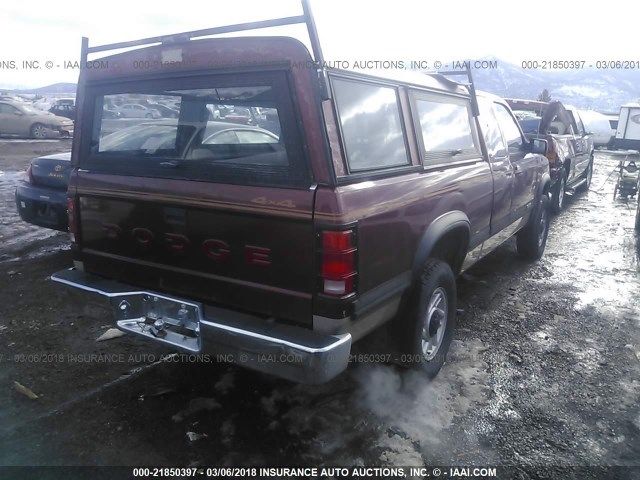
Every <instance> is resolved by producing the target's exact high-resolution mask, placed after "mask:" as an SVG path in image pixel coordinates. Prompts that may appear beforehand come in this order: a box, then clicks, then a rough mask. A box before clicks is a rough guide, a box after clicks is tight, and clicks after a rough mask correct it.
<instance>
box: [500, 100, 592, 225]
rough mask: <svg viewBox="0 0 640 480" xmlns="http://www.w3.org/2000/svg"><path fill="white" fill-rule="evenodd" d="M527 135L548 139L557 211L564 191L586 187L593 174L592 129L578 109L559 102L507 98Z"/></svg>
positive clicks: (569, 191) (553, 202) (552, 187)
mask: <svg viewBox="0 0 640 480" xmlns="http://www.w3.org/2000/svg"><path fill="white" fill-rule="evenodd" d="M507 102H508V103H509V105H510V106H511V108H512V109H513V111H514V113H515V114H516V116H517V117H518V119H519V122H520V125H521V126H522V128H523V130H524V132H525V134H526V135H527V137H528V138H542V139H545V140H547V142H548V145H549V147H548V151H547V157H548V159H549V171H550V174H551V210H552V211H553V212H554V213H559V212H560V210H562V207H563V206H564V200H565V193H569V194H571V193H573V192H575V191H577V190H584V191H586V190H588V189H589V186H590V185H591V177H592V175H593V154H594V150H595V147H594V143H593V133H592V132H588V131H587V130H586V129H585V126H584V122H583V121H582V118H581V116H580V113H579V112H578V110H577V109H576V108H574V107H571V106H568V105H563V104H562V103H561V102H558V101H552V102H539V101H533V100H517V99H507Z"/></svg>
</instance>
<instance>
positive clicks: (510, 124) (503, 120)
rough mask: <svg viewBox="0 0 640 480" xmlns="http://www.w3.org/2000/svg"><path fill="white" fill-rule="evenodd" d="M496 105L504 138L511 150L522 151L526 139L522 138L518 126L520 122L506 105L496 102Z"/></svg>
mask: <svg viewBox="0 0 640 480" xmlns="http://www.w3.org/2000/svg"><path fill="white" fill-rule="evenodd" d="M494 105H495V109H496V115H497V117H498V123H499V124H500V128H501V129H502V134H503V135H504V139H505V141H506V142H507V147H508V148H509V152H518V151H522V149H523V148H524V141H523V139H522V134H521V133H520V127H518V123H517V122H516V120H515V118H513V116H512V115H511V113H509V111H508V110H507V108H506V107H505V106H504V105H502V104H500V103H495V102H494Z"/></svg>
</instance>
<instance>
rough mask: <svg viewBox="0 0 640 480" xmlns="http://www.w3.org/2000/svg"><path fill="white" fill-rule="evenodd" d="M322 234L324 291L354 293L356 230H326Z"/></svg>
mask: <svg viewBox="0 0 640 480" xmlns="http://www.w3.org/2000/svg"><path fill="white" fill-rule="evenodd" d="M320 235H321V245H320V256H321V264H320V277H321V280H322V286H321V289H322V293H324V294H326V295H332V296H336V297H342V296H345V295H349V294H351V293H354V292H355V277H356V275H357V271H356V252H357V248H356V245H355V234H354V231H353V230H345V231H327V230H325V231H323V232H321V234H320Z"/></svg>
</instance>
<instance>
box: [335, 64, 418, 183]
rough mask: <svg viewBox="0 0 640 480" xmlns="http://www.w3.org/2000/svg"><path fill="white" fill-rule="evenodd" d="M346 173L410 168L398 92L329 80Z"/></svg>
mask: <svg viewBox="0 0 640 480" xmlns="http://www.w3.org/2000/svg"><path fill="white" fill-rule="evenodd" d="M331 87H332V90H333V97H334V99H335V106H336V110H337V117H338V125H339V129H340V136H341V139H342V148H343V150H344V153H345V158H346V160H347V168H348V171H349V173H361V172H371V171H379V170H387V169H394V168H398V167H405V166H411V161H410V156H409V148H408V145H407V140H406V135H405V127H404V124H403V121H402V115H401V108H400V100H399V93H398V88H397V87H394V86H389V85H386V84H378V83H375V82H370V81H363V80H355V79H351V78H347V77H342V76H332V78H331Z"/></svg>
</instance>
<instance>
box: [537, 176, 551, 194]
mask: <svg viewBox="0 0 640 480" xmlns="http://www.w3.org/2000/svg"><path fill="white" fill-rule="evenodd" d="M550 186H551V176H550V175H549V172H544V173H543V174H542V176H541V177H540V182H539V183H538V188H537V190H536V199H538V198H540V195H542V194H545V193H549V189H550Z"/></svg>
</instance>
